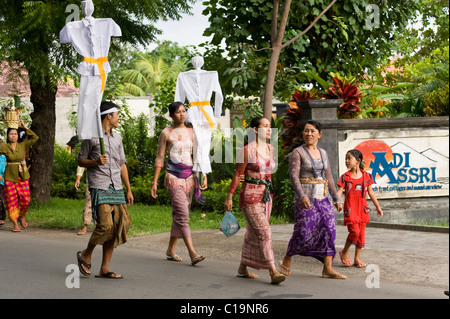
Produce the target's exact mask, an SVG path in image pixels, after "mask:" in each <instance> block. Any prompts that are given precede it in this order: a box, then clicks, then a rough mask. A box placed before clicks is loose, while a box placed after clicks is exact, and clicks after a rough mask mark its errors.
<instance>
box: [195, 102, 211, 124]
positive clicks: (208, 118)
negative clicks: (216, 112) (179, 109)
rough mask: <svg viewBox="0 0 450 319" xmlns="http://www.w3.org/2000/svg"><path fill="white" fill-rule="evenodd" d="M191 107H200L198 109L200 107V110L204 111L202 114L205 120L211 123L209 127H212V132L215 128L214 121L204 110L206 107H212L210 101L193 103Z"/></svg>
mask: <svg viewBox="0 0 450 319" xmlns="http://www.w3.org/2000/svg"><path fill="white" fill-rule="evenodd" d="M190 105H191V107H193V106H198V107H200V109H201V110H202V112H203V115H204V116H205V118H206V119H207V120H208V122H209V127H211V130H212V129H213V127H214V123H213V121H212V119H211V116H209V114H208V113H207V112H206V111H205V109H204V108H203V107H204V106H206V105H211V104H210V103H209V101H200V102H192V103H191V104H190Z"/></svg>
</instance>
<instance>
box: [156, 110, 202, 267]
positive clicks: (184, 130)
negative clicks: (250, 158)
mask: <svg viewBox="0 0 450 319" xmlns="http://www.w3.org/2000/svg"><path fill="white" fill-rule="evenodd" d="M169 114H170V116H171V117H172V119H173V125H172V126H170V127H167V128H165V129H164V130H163V131H162V132H161V135H160V137H159V146H158V153H157V157H156V160H155V175H154V179H153V182H152V184H153V185H152V189H151V194H152V196H153V198H156V197H157V195H156V190H157V187H158V178H159V174H160V173H161V169H162V168H163V167H164V159H165V155H166V151H167V152H168V153H169V158H168V161H167V166H166V176H165V180H164V186H165V187H167V189H168V191H169V195H170V198H171V200H172V230H171V234H170V241H169V247H168V248H167V251H166V257H167V259H168V260H171V261H177V262H181V261H182V259H181V258H180V257H179V256H178V255H177V254H176V253H175V247H176V244H177V241H178V238H183V240H184V242H185V244H186V247H187V249H188V251H189V256H190V259H191V264H192V265H195V264H197V263H199V262H201V261H203V260H204V259H205V257H204V256H202V255H198V254H197V252H196V251H195V249H194V245H193V243H192V237H191V230H190V227H189V209H190V207H191V201H192V195H193V194H194V191H197V193H198V192H199V191H200V190H204V189H206V188H207V179H206V176H204V179H203V184H202V185H201V186H200V185H198V181H197V180H196V177H195V175H194V174H193V172H192V168H193V147H194V132H193V129H192V128H190V127H186V126H185V124H184V123H185V121H186V109H185V107H184V105H183V103H181V102H174V103H172V104H171V105H170V106H169ZM196 195H197V194H196ZM196 198H198V196H196Z"/></svg>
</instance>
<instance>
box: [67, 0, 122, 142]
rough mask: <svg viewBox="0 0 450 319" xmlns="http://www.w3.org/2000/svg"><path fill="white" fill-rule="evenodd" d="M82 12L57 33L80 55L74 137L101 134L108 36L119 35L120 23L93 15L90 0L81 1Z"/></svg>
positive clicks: (89, 137) (107, 64)
mask: <svg viewBox="0 0 450 319" xmlns="http://www.w3.org/2000/svg"><path fill="white" fill-rule="evenodd" d="M81 3H82V9H83V13H84V15H85V18H83V19H82V20H81V21H71V22H68V23H67V24H66V25H65V26H64V28H63V29H62V30H61V32H60V34H59V38H60V42H61V43H71V44H72V45H73V47H74V48H75V50H76V51H77V52H78V53H79V54H80V55H81V56H83V61H82V62H81V63H80V64H79V66H78V68H77V72H78V73H79V74H80V75H81V79H80V93H79V99H78V111H77V119H78V132H77V133H78V138H79V139H81V140H85V139H91V138H101V137H103V136H102V134H101V133H102V132H101V123H100V114H99V113H98V112H99V111H100V103H101V101H102V97H103V91H104V89H105V83H106V79H107V77H108V73H109V72H110V71H111V67H110V65H109V62H108V52H109V47H110V44H111V37H120V36H122V31H121V30H120V27H119V26H118V25H117V24H116V23H115V22H114V20H112V19H110V18H105V19H94V18H93V17H92V13H93V12H94V4H93V3H92V0H86V1H82V2H81Z"/></svg>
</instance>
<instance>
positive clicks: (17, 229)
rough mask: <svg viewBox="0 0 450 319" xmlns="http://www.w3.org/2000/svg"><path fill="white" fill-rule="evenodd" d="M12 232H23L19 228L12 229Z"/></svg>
mask: <svg viewBox="0 0 450 319" xmlns="http://www.w3.org/2000/svg"><path fill="white" fill-rule="evenodd" d="M11 231H12V232H13V233H20V232H21V230H20V228H19V227H17V228H14V229H12V230H11Z"/></svg>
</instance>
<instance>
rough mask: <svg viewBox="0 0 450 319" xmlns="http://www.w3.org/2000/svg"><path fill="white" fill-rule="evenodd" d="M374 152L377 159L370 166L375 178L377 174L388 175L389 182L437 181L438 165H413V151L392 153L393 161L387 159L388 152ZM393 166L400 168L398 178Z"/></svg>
mask: <svg viewBox="0 0 450 319" xmlns="http://www.w3.org/2000/svg"><path fill="white" fill-rule="evenodd" d="M372 154H373V155H374V156H375V159H374V160H373V161H372V162H371V163H370V168H371V169H372V176H373V178H374V179H375V178H376V176H377V175H379V176H380V177H383V176H385V175H387V177H388V178H389V182H388V184H398V183H406V182H409V183H425V182H432V183H435V182H436V167H420V168H417V167H411V163H410V154H411V153H404V154H403V155H402V154H400V153H392V155H393V160H392V162H391V163H388V161H387V160H386V156H385V155H386V152H373V153H372ZM402 165H403V166H402ZM393 168H398V171H397V174H398V177H397V178H396V177H395V175H394V173H393V172H392V169H393Z"/></svg>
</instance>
